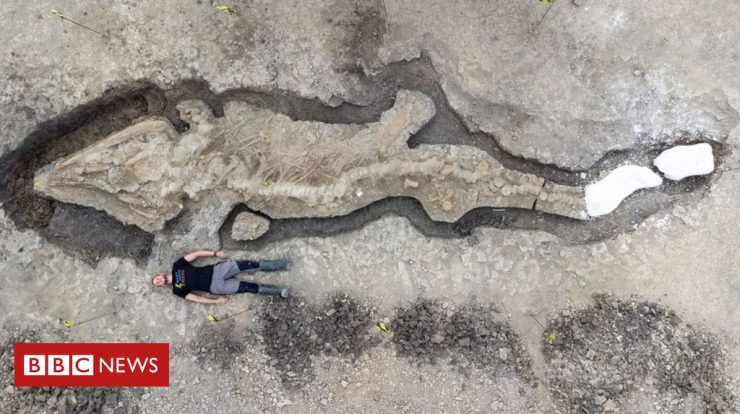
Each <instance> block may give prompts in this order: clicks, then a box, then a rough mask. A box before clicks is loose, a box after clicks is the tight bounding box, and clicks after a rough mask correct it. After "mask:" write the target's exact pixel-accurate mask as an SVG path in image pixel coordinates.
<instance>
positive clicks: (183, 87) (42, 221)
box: [0, 9, 724, 262]
mask: <svg viewBox="0 0 740 414" xmlns="http://www.w3.org/2000/svg"><path fill="white" fill-rule="evenodd" d="M365 12H366V13H365ZM365 12H363V13H365V14H367V16H366V17H368V16H369V17H368V18H369V19H370V21H371V23H368V25H367V27H365V26H362V25H360V26H358V27H360V29H358V30H359V31H360V32H361V33H360V34H361V35H362V36H365V35H367V33H365V32H368V33H370V35H371V36H372V33H381V32H382V30H381V29H379V28H378V27H379V25H378V24H375V23H372V21H373V19H377V18H378V16H377V13H378V12H377V11H375V10H374V9H372V10H371V9H368V10H366V11H365ZM361 14H362V13H361ZM373 16H375V17H373ZM376 23H377V22H376ZM380 26H382V25H380ZM379 35H380V34H379ZM368 50H373V48H372V47H371V48H368ZM363 53H364V54H365V55H367V53H365V52H363ZM365 55H363V57H357V59H356V60H357V61H358V62H360V61H362V62H365V61H366V60H367V59H369V58H368V56H365ZM363 73H364V72H363ZM360 79H361V80H362V82H364V83H366V84H367V85H369V88H368V89H367V90H371V91H373V92H372V93H373V95H372V96H371V97H369V98H368V105H367V106H357V105H353V104H349V103H341V104H339V105H338V106H336V107H329V106H326V105H325V104H323V103H321V102H320V101H319V100H317V99H306V98H301V97H298V96H296V95H294V94H291V93H287V92H285V91H279V90H266V91H263V90H253V89H234V90H227V91H225V92H223V93H220V94H215V93H213V92H212V90H211V89H210V86H209V85H208V83H207V82H204V81H199V80H189V81H183V82H181V83H180V84H178V85H176V86H175V87H173V88H172V89H169V90H163V89H160V88H158V87H155V86H153V85H150V84H147V83H136V84H132V85H129V86H127V87H122V88H118V89H114V90H110V91H108V92H107V93H106V94H105V95H104V96H103V97H101V98H98V99H96V100H94V101H92V102H90V103H89V104H86V105H84V106H82V107H80V108H79V109H78V110H75V111H73V112H72V113H69V114H65V115H63V116H61V117H59V118H57V119H55V120H52V121H50V122H47V123H45V124H43V125H40V126H39V127H38V129H37V130H36V131H35V132H33V133H32V134H31V135H30V136H29V137H27V138H26V139H25V140H24V143H23V144H22V145H21V146H20V147H19V148H17V149H16V150H15V151H13V152H11V153H8V154H6V155H5V156H4V157H3V158H2V159H0V172H2V178H0V200H2V201H3V202H4V203H5V204H4V205H5V208H6V210H7V211H8V214H9V216H10V217H11V218H12V219H13V221H14V222H16V224H17V225H18V226H19V227H20V228H33V229H36V230H38V231H39V232H40V233H41V234H42V235H43V236H45V237H46V238H47V239H49V240H50V241H52V242H55V243H57V244H58V245H60V246H61V247H63V248H68V249H69V250H70V251H71V252H73V253H75V254H77V255H81V256H82V257H83V258H84V259H86V260H88V261H90V260H96V258H100V257H105V256H117V257H132V258H135V259H136V260H137V261H140V262H141V261H143V260H145V259H146V257H148V255H149V252H150V250H151V249H150V245H151V240H152V236H151V235H150V234H148V233H146V232H144V231H142V230H140V229H138V228H135V227H131V226H126V227H123V226H122V225H121V224H120V223H118V222H117V221H116V220H115V219H114V218H112V217H109V216H107V215H105V214H103V213H100V214H98V215H97V216H95V217H91V218H90V219H89V220H90V221H92V222H95V223H98V224H102V225H104V227H111V228H115V229H116V231H113V232H94V231H92V230H93V229H94V226H91V225H89V224H87V225H85V224H84V223H85V221H86V220H88V218H87V214H88V213H89V212H90V210H89V209H83V208H81V207H76V206H69V207H68V211H70V209H76V208H80V209H79V210H78V211H76V212H75V213H67V215H66V218H67V219H70V220H72V221H70V222H68V223H67V225H66V226H64V227H67V228H66V229H64V228H62V226H56V227H55V228H53V229H49V227H48V226H49V224H50V223H51V222H52V221H53V220H52V218H53V217H54V211H55V209H56V207H57V205H58V204H59V203H58V202H56V201H53V200H49V199H46V198H43V197H41V196H40V195H39V194H37V193H35V192H34V190H33V177H34V174H35V172H36V171H37V170H38V169H39V168H41V167H43V166H44V165H47V164H49V163H50V162H52V161H54V160H56V159H59V158H62V157H65V156H67V155H69V154H71V153H74V152H76V151H78V150H80V149H82V148H84V147H86V146H88V145H90V144H92V143H94V142H96V141H97V140H100V139H103V138H105V137H106V136H107V135H109V134H110V133H112V132H114V131H117V130H120V129H123V128H124V127H126V126H128V125H130V124H132V123H133V122H134V121H135V120H136V119H137V118H140V117H142V116H165V117H167V118H168V119H169V120H170V121H171V122H173V124H174V125H175V127H176V129H177V130H178V131H180V132H182V131H184V130H186V129H187V128H188V125H187V124H186V123H185V122H183V121H182V120H180V119H179V115H178V113H177V110H176V108H175V106H176V105H177V103H178V102H180V101H182V100H185V99H201V100H203V101H205V102H206V103H207V104H208V105H209V106H211V108H212V109H213V111H214V113H215V114H216V116H222V115H223V104H224V102H227V101H230V100H241V101H245V102H248V103H250V104H253V105H256V106H258V107H260V108H266V109H269V110H271V111H274V112H277V113H282V114H286V115H288V116H289V117H291V118H292V119H295V120H310V121H320V122H327V123H366V122H371V121H376V120H377V119H378V118H379V116H380V114H381V112H382V111H384V110H386V109H388V108H390V107H391V106H392V104H393V99H394V96H395V94H396V92H397V91H398V90H399V89H401V88H403V89H409V90H417V91H421V92H423V93H424V94H426V95H428V96H430V97H431V98H432V99H433V100H434V102H435V106H436V109H437V111H436V115H435V116H434V118H433V119H432V120H431V121H430V122H429V123H428V124H426V125H425V126H424V127H423V128H422V129H421V130H420V131H419V132H418V133H417V134H416V135H415V136H413V137H412V138H411V139H410V140H409V143H408V144H409V146H411V147H415V146H417V145H419V144H422V143H424V144H455V145H473V146H476V147H478V148H481V149H483V150H484V151H486V152H487V153H489V154H490V155H491V156H493V157H494V158H496V159H497V160H498V161H499V162H501V163H502V164H503V165H504V166H506V167H507V168H510V169H514V170H517V171H522V172H527V173H534V174H537V175H539V176H541V177H544V178H545V179H546V180H548V181H552V182H555V183H560V184H568V185H580V184H583V183H584V182H587V181H589V180H592V179H595V178H596V177H597V176H598V174H599V173H600V172H602V171H604V170H606V169H608V168H612V167H613V166H615V165H617V164H618V163H620V162H625V161H632V162H641V163H646V162H649V158H650V155H652V154H654V153H656V152H657V151H659V150H660V149H662V147H655V146H649V145H641V146H639V147H635V148H633V149H632V150H630V151H623V152H618V153H609V154H607V155H606V156H605V157H604V158H603V159H602V160H600V161H599V162H598V163H596V164H595V165H594V166H593V167H592V168H590V169H589V170H587V171H569V170H566V169H562V168H559V167H555V166H552V165H545V164H541V163H538V162H536V161H533V160H528V159H524V158H521V157H515V156H513V155H511V154H509V153H508V152H506V151H504V150H502V149H501V148H500V147H499V146H498V144H497V142H496V139H495V137H493V136H490V135H487V134H483V133H480V132H471V131H469V130H468V129H467V128H466V127H465V124H464V122H463V121H462V119H461V117H460V116H459V115H458V114H456V113H455V112H454V111H453V110H452V109H451V107H450V105H449V103H448V101H447V98H446V95H445V94H444V92H443V90H442V88H441V86H440V84H439V75H438V74H437V72H436V71H435V69H434V66H433V64H432V62H431V60H430V58H429V57H428V56H425V55H422V57H421V58H418V59H415V60H412V61H407V62H400V63H393V64H390V65H387V66H383V67H382V68H380V69H378V70H377V72H376V73H374V74H372V75H367V76H366V75H364V74H363V75H362V76H360ZM706 140H707V138H705V137H692V136H686V137H683V138H681V140H680V141H681V142H703V141H706ZM714 146H715V152H717V153H718V154H720V155H721V154H724V152H723V150H722V145H721V144H719V143H714ZM709 181H710V178H704V179H702V180H689V181H686V182H680V183H676V184H670V185H666V186H663V187H661V188H660V189H659V190H658V191H652V192H649V193H646V192H642V193H636V194H635V195H633V196H631V197H630V199H629V200H636V199H639V200H636V201H634V202H633V203H632V205H633V207H629V206H624V205H623V206H622V207H620V209H619V210H618V211H617V213H615V214H612V215H610V216H608V217H607V218H602V219H598V220H590V221H587V222H582V221H578V220H572V219H569V218H566V217H562V216H557V215H551V214H542V213H537V212H534V211H529V210H517V209H497V208H482V209H476V210H473V211H471V212H469V213H468V214H466V215H465V216H464V217H463V218H461V219H460V220H459V221H458V222H457V223H453V224H452V225H450V224H448V223H438V222H434V221H432V220H430V219H429V218H428V216H427V215H426V214H425V213H424V211H423V209H421V208H420V205H419V203H418V202H415V201H413V200H400V201H399V200H398V199H387V200H382V201H380V202H377V203H375V204H374V205H371V206H368V207H367V208H365V209H361V210H358V211H356V212H354V213H352V214H349V215H347V216H345V217H342V218H339V219H334V218H329V219H321V218H319V219H316V218H314V219H310V218H308V219H301V220H275V221H273V223H272V225H271V226H273V227H274V228H275V230H271V233H273V234H272V235H270V234H269V233H268V235H266V236H265V237H266V238H265V239H264V241H262V240H260V241H257V243H262V244H264V243H267V240H280V239H285V238H291V237H298V236H301V235H305V234H311V235H331V234H337V233H341V232H345V231H349V230H352V229H355V228H358V227H361V226H363V225H364V224H365V223H367V222H368V221H371V220H374V219H376V218H377V217H380V216H382V215H384V214H388V213H395V214H398V215H401V216H405V217H408V218H409V219H410V220H411V222H412V223H414V225H415V226H416V227H417V228H418V229H419V230H420V231H421V232H422V233H423V234H425V235H428V236H433V237H461V236H465V235H468V234H469V233H470V232H471V231H472V229H473V228H475V227H477V226H494V227H500V228H512V229H531V230H544V231H547V232H550V233H553V234H556V235H558V236H560V237H563V238H566V240H568V241H571V242H589V241H593V240H602V239H605V238H609V237H613V236H614V235H616V234H619V233H621V232H624V231H629V230H630V229H632V228H633V227H634V225H635V224H636V223H639V222H640V221H642V220H643V219H644V218H645V217H647V216H648V215H650V214H652V213H654V212H656V211H658V210H660V209H661V208H664V207H665V206H667V205H670V204H672V203H674V202H676V201H678V200H681V199H683V198H684V197H688V196H689V193H691V192H692V191H693V190H697V189H699V190H704V189H706V185H704V184H706V183H708V182H709ZM697 182H698V183H699V185H697V184H696V183H697ZM643 193H645V194H643ZM645 195H649V197H645ZM629 200H628V204H629ZM635 205H636V206H637V207H634V206H635ZM186 206H187V204H186ZM232 216H233V215H232ZM231 221H233V220H231ZM227 222H230V221H227ZM77 228H79V230H75V229H77ZM88 230H90V231H88ZM230 230H231V229H230V226H224V228H223V229H222V231H221V234H222V242H224V245H228V246H229V247H235V248H236V247H239V246H241V247H245V246H247V245H248V243H246V244H238V243H236V242H234V241H232V240H228V238H226V237H223V235H224V234H229V233H230ZM309 230H310V231H309ZM82 231H85V233H82ZM122 233H126V235H125V236H122ZM121 238H124V239H127V240H130V241H132V243H120V242H118V240H120V239H121ZM73 239H85V240H86V242H85V243H83V245H80V243H73V242H71V240H73Z"/></svg>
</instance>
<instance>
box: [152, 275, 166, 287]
mask: <svg viewBox="0 0 740 414" xmlns="http://www.w3.org/2000/svg"><path fill="white" fill-rule="evenodd" d="M152 284H153V285H154V286H156V287H162V286H164V285H166V284H167V276H166V275H165V274H164V273H159V274H157V275H155V276H154V277H153V278H152Z"/></svg>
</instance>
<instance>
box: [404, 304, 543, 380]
mask: <svg viewBox="0 0 740 414" xmlns="http://www.w3.org/2000/svg"><path fill="white" fill-rule="evenodd" d="M496 313H497V312H496V310H495V309H494V308H493V307H492V306H490V305H489V306H483V305H475V304H474V305H469V306H465V307H462V308H458V309H455V310H453V309H451V308H450V309H446V306H445V305H440V303H439V302H437V301H431V300H418V301H416V302H414V303H412V304H411V305H410V306H409V307H405V308H401V309H398V311H397V313H396V317H395V318H394V321H393V331H394V335H393V342H394V343H395V344H396V351H397V353H398V354H399V355H402V356H406V357H409V358H411V359H412V360H415V361H417V362H419V363H432V364H434V363H437V362H438V361H439V360H440V359H442V358H445V359H446V358H450V359H451V361H450V362H451V363H458V362H462V363H461V364H459V366H460V367H461V368H463V370H462V371H463V372H465V371H464V368H465V367H466V366H468V365H469V364H473V365H475V366H476V367H477V368H479V369H481V370H484V371H486V372H489V373H490V374H492V375H499V374H503V373H515V374H517V375H519V376H520V377H521V378H522V379H523V380H525V381H527V382H530V383H532V382H533V379H534V375H533V373H532V368H531V361H530V358H529V355H528V354H527V351H526V349H525V348H524V345H523V344H522V342H521V341H520V339H519V336H518V335H517V334H516V332H514V330H513V329H512V328H511V326H509V325H508V324H507V323H504V322H500V321H497V320H496V319H497V318H496ZM459 360H462V361H459Z"/></svg>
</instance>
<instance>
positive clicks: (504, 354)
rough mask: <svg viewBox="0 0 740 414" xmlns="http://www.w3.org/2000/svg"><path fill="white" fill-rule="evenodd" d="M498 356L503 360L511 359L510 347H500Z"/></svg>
mask: <svg viewBox="0 0 740 414" xmlns="http://www.w3.org/2000/svg"><path fill="white" fill-rule="evenodd" d="M498 357H499V359H500V360H502V361H506V360H508V359H509V348H500V349H499V350H498Z"/></svg>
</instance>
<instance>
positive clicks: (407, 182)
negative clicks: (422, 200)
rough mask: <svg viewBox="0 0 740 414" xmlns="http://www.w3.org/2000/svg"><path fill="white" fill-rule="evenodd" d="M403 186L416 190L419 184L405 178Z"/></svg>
mask: <svg viewBox="0 0 740 414" xmlns="http://www.w3.org/2000/svg"><path fill="white" fill-rule="evenodd" d="M403 186H404V187H406V188H418V187H419V183H418V182H417V181H414V180H412V179H409V178H407V179H405V180H404V181H403Z"/></svg>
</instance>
